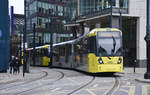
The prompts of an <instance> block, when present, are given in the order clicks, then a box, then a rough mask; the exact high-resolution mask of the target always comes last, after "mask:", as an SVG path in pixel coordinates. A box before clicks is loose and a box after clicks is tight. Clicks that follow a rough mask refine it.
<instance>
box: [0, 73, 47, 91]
mask: <svg viewBox="0 0 150 95" xmlns="http://www.w3.org/2000/svg"><path fill="white" fill-rule="evenodd" d="M42 72H43V73H44V74H43V75H42V76H41V77H38V78H35V79H32V80H28V81H26V82H23V83H19V84H16V85H12V86H8V87H4V88H0V90H4V89H10V88H13V87H17V86H20V85H24V84H27V83H31V82H35V81H38V80H41V79H43V78H45V77H47V76H48V72H46V71H42ZM18 81H22V80H15V81H12V82H5V85H7V84H11V83H15V82H18Z"/></svg>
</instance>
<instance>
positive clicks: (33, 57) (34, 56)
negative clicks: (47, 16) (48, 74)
mask: <svg viewBox="0 0 150 95" xmlns="http://www.w3.org/2000/svg"><path fill="white" fill-rule="evenodd" d="M35 26H36V24H35V23H34V24H33V65H35V32H36V30H35Z"/></svg>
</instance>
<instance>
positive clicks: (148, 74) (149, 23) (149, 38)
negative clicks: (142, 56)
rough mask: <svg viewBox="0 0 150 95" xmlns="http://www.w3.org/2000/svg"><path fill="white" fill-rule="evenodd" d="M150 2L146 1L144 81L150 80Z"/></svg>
mask: <svg viewBox="0 0 150 95" xmlns="http://www.w3.org/2000/svg"><path fill="white" fill-rule="evenodd" d="M149 11H150V0H147V26H146V29H147V32H146V37H145V40H146V43H147V72H146V73H145V74H144V78H145V79H150V12H149Z"/></svg>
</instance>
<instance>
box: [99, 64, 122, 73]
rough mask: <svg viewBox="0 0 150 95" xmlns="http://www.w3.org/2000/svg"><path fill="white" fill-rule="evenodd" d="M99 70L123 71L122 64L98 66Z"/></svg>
mask: <svg viewBox="0 0 150 95" xmlns="http://www.w3.org/2000/svg"><path fill="white" fill-rule="evenodd" d="M98 70H99V72H123V67H122V66H121V65H101V66H98Z"/></svg>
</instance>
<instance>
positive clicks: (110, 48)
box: [52, 28, 123, 73]
mask: <svg viewBox="0 0 150 95" xmlns="http://www.w3.org/2000/svg"><path fill="white" fill-rule="evenodd" d="M122 50H123V46H122V32H121V31H120V30H119V29H115V28H96V29H93V30H92V31H90V32H89V33H87V34H86V35H84V36H81V37H79V38H77V39H74V40H71V41H67V42H62V43H58V44H54V45H53V62H52V63H53V64H52V66H53V67H63V68H71V69H76V70H81V71H85V72H88V73H101V72H112V73H115V72H122V71H123V55H122Z"/></svg>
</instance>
